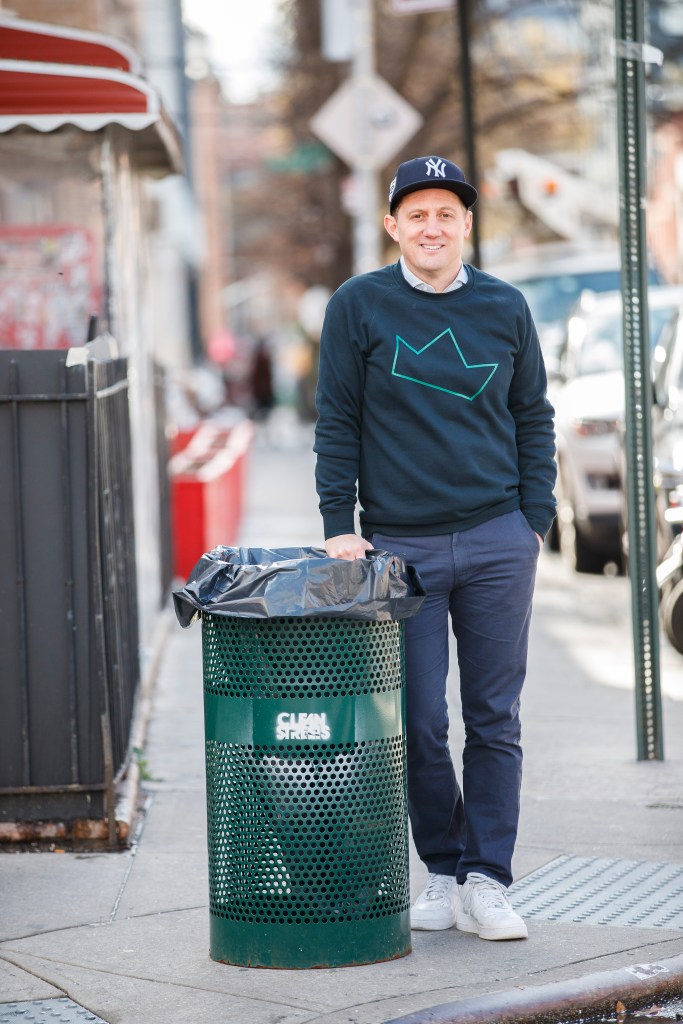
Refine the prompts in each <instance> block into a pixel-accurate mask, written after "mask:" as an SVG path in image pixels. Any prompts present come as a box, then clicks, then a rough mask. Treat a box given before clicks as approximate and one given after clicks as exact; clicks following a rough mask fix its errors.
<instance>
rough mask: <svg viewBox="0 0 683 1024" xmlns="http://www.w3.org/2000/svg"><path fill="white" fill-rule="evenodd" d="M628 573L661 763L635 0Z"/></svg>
mask: <svg viewBox="0 0 683 1024" xmlns="http://www.w3.org/2000/svg"><path fill="white" fill-rule="evenodd" d="M615 14H616V60H617V126H618V143H619V147H618V148H619V198H620V222H621V268H622V269H621V287H622V296H623V323H624V376H625V397H626V467H627V472H626V479H627V497H628V541H629V570H630V577H631V602H632V610H633V649H634V656H635V674H636V679H635V686H636V732H637V739H638V760H640V761H646V760H659V761H661V760H663V758H664V744H663V737H662V704H661V694H660V682H659V599H658V591H657V580H656V576H655V572H656V565H657V559H656V544H655V512H654V492H653V484H652V431H651V421H650V412H651V408H652V385H651V381H650V354H649V349H650V344H649V318H648V300H647V298H648V297H647V277H648V273H647V270H648V260H647V241H646V234H645V196H646V131H645V65H644V60H643V56H644V51H643V44H644V25H645V18H644V10H643V0H615Z"/></svg>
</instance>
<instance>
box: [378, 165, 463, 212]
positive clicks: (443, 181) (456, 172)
mask: <svg viewBox="0 0 683 1024" xmlns="http://www.w3.org/2000/svg"><path fill="white" fill-rule="evenodd" d="M423 188H445V189H448V191H449V192H455V194H456V196H458V197H459V198H460V199H462V201H463V203H464V204H465V206H466V207H467V209H468V210H469V208H470V206H474V204H475V203H476V201H477V190H476V188H475V187H474V186H473V185H470V184H468V182H466V181H465V175H464V174H463V172H462V170H461V169H460V168H459V167H458V165H457V164H454V163H452V162H451V161H450V160H444V158H443V157H441V156H418V157H416V158H415V159H414V160H406V162H405V163H403V164H400V165H399V168H398V170H397V171H396V177H395V178H394V180H393V181H392V183H391V185H390V186H389V211H390V212H391V213H393V212H394V208H395V206H396V204H397V203H398V201H399V200H400V199H403V196H407V195H408V193H410V192H418V191H419V190H420V189H423Z"/></svg>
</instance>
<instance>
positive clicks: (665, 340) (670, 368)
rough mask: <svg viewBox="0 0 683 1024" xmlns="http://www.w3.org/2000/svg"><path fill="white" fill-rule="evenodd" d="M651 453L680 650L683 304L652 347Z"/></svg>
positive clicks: (668, 624)
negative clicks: (652, 401)
mask: <svg viewBox="0 0 683 1024" xmlns="http://www.w3.org/2000/svg"><path fill="white" fill-rule="evenodd" d="M653 355H654V358H653V363H654V403H653V406H652V453H653V471H654V472H653V483H654V492H655V514H656V525H657V555H658V562H659V564H658V568H657V582H658V585H659V591H660V605H659V610H660V618H661V622H662V626H663V628H664V632H665V633H666V635H667V637H668V638H669V640H670V641H671V643H672V644H673V646H674V647H675V648H676V650H677V651H679V652H680V653H681V654H683V305H682V306H679V307H678V308H677V309H676V311H675V313H674V315H673V316H672V317H671V319H670V320H669V323H668V324H667V326H666V327H665V329H664V330H663V331H662V333H661V335H660V337H659V338H658V340H657V345H656V347H655V349H654V353H653Z"/></svg>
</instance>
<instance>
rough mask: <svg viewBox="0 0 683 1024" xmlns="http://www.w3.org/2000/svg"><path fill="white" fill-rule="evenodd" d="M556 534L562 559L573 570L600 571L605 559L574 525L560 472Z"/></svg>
mask: <svg viewBox="0 0 683 1024" xmlns="http://www.w3.org/2000/svg"><path fill="white" fill-rule="evenodd" d="M556 523H557V536H558V541H559V549H560V552H561V554H562V557H563V559H564V560H565V562H566V563H567V565H569V567H570V568H571V569H573V570H574V571H575V572H590V573H599V572H602V569H603V566H604V564H605V559H604V558H603V557H602V556H601V555H600V554H599V553H598V552H597V551H595V549H594V548H592V547H590V545H589V544H588V543H587V542H586V539H585V537H584V536H583V535H582V533H581V531H580V530H579V528H578V527H577V525H576V515H575V513H574V503H573V501H572V497H571V493H570V491H569V488H568V487H567V486H566V483H565V481H564V479H563V475H562V472H561V470H560V472H558V474H557V519H556Z"/></svg>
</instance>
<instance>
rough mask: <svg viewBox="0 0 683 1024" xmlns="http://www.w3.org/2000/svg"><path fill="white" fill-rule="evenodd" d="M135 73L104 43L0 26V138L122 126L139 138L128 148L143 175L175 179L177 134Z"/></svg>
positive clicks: (63, 31)
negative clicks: (29, 131) (18, 132)
mask: <svg viewBox="0 0 683 1024" xmlns="http://www.w3.org/2000/svg"><path fill="white" fill-rule="evenodd" d="M26 57H30V60H28V59H25V58H26ZM139 69H140V61H139V59H138V57H137V55H136V54H135V53H134V51H133V50H131V49H130V48H129V47H128V46H127V45H126V44H124V43H119V42H118V40H115V39H111V38H109V37H108V36H103V35H99V34H97V33H95V32H83V31H79V30H78V29H67V28H63V27H62V26H59V25H47V24H41V23H39V22H32V21H22V20H21V19H19V18H0V133H1V132H8V131H12V130H13V129H15V128H19V127H27V128H33V129H35V130H36V131H40V132H50V131H55V130H56V129H58V128H62V127H63V126H65V125H74V126H75V127H76V128H80V129H82V130H83V131H87V132H94V131H99V130H100V129H101V128H106V127H107V126H108V125H121V127H122V128H124V129H128V130H129V131H131V132H135V133H137V135H136V136H135V138H138V137H139V141H132V144H131V147H132V149H134V150H136V151H138V153H139V154H140V155H141V157H142V159H143V161H144V165H145V166H146V167H147V168H148V169H149V170H153V171H157V172H159V171H160V172H162V173H168V171H180V170H181V169H182V149H181V145H180V141H179V138H178V134H177V132H176V130H175V127H174V125H173V123H172V122H171V120H170V118H169V117H168V115H167V114H166V113H165V111H164V108H163V106H162V104H161V102H160V99H159V94H158V93H157V91H156V89H154V88H153V87H152V86H151V85H150V84H149V83H148V82H146V81H145V80H144V79H143V78H141V77H140V76H139V74H137V72H138V71H139Z"/></svg>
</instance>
